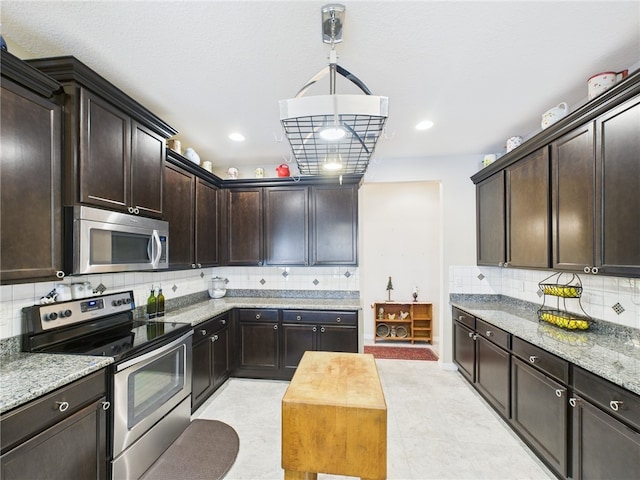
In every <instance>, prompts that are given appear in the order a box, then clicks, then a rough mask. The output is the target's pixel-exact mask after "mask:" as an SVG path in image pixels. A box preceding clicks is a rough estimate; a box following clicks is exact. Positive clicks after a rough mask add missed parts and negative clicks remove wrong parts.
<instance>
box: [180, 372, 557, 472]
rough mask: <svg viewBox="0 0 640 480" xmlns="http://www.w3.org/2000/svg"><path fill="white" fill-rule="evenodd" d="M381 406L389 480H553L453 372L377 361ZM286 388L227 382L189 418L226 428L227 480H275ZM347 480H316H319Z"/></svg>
mask: <svg viewBox="0 0 640 480" xmlns="http://www.w3.org/2000/svg"><path fill="white" fill-rule="evenodd" d="M376 364H377V366H378V372H379V375H380V379H381V382H382V386H383V390H384V394H385V399H386V402H387V435H388V436H387V439H388V440H387V473H388V479H389V480H426V479H452V480H453V479H455V480H462V479H469V480H471V479H490V480H502V479H505V480H506V479H522V480H524V479H554V478H555V477H554V476H553V474H551V473H550V472H549V470H547V469H546V468H545V467H544V465H542V463H541V462H540V461H539V460H538V459H537V458H536V457H535V456H534V455H533V453H531V451H530V450H529V449H528V448H527V447H526V446H525V445H524V444H523V443H522V442H521V441H520V440H519V439H518V438H517V436H516V435H515V434H514V433H513V432H512V431H511V429H510V428H509V427H508V426H506V425H505V424H504V423H503V421H502V420H500V418H499V417H498V415H497V414H496V413H494V412H493V410H492V409H491V408H490V407H489V406H488V405H487V404H486V403H485V402H484V400H482V399H481V397H480V396H479V395H478V394H477V393H476V392H475V390H473V388H471V386H470V385H468V384H467V383H466V382H465V381H464V380H463V379H462V377H461V376H460V374H458V373H457V372H451V371H445V370H442V369H440V368H439V367H438V366H437V364H436V362H424V361H415V360H413V361H412V360H376ZM288 385H289V383H288V382H282V381H269V380H248V379H236V378H233V379H230V380H229V381H227V382H226V383H225V384H224V385H223V386H222V387H221V388H220V389H219V390H218V391H217V392H216V393H215V394H214V395H212V397H211V398H209V399H208V400H207V401H206V402H205V403H204V405H203V406H202V407H200V408H199V409H198V410H197V411H196V412H194V415H193V417H192V418H204V419H215V420H220V421H222V422H225V423H227V424H229V425H231V426H232V427H233V428H234V429H235V430H236V432H238V436H239V437H240V451H239V452H238V458H237V459H236V462H235V464H234V465H233V467H232V468H231V470H230V471H229V473H228V474H227V476H226V477H225V479H226V480H281V479H282V478H283V477H284V475H283V470H282V468H281V466H280V434H281V400H282V396H283V395H284V393H285V391H286V389H287V386H288ZM346 478H351V477H339V476H334V475H323V474H320V475H318V480H339V479H346Z"/></svg>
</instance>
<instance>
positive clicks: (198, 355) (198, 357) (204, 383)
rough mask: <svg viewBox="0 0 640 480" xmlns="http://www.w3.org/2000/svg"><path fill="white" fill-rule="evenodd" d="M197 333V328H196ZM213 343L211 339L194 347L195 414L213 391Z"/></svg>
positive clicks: (193, 383)
mask: <svg viewBox="0 0 640 480" xmlns="http://www.w3.org/2000/svg"><path fill="white" fill-rule="evenodd" d="M196 331H197V327H196ZM212 347H213V342H211V340H210V338H209V337H208V338H206V339H205V340H203V341H201V342H199V343H196V344H194V345H193V351H192V359H193V360H192V364H193V367H192V374H191V405H192V409H191V411H192V412H193V411H194V410H195V409H197V408H198V406H200V405H201V404H202V402H203V401H204V399H205V398H206V397H208V396H209V392H210V391H211V390H212V389H213V362H212V358H213V354H212Z"/></svg>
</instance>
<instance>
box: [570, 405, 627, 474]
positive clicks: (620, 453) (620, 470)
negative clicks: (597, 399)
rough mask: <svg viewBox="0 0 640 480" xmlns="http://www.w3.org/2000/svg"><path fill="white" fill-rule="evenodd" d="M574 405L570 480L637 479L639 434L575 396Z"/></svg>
mask: <svg viewBox="0 0 640 480" xmlns="http://www.w3.org/2000/svg"><path fill="white" fill-rule="evenodd" d="M574 401H575V407H574V408H573V471H572V478H574V479H576V480H582V479H588V478H607V479H611V480H626V479H630V478H637V475H638V472H640V433H638V432H636V431H635V430H632V429H630V428H629V427H627V426H626V425H624V424H623V423H622V422H620V421H618V420H616V419H615V418H613V417H612V416H610V415H608V414H606V413H604V412H603V411H602V410H600V409H599V408H597V407H595V406H594V405H592V404H591V403H589V402H588V401H587V400H585V399H582V398H580V397H578V396H575V397H574Z"/></svg>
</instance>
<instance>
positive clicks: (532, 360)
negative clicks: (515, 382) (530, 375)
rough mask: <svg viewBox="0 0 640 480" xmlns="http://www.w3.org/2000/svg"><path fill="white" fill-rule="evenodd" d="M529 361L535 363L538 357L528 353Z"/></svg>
mask: <svg viewBox="0 0 640 480" xmlns="http://www.w3.org/2000/svg"><path fill="white" fill-rule="evenodd" d="M529 361H530V362H531V363H536V362H537V361H538V357H536V356H535V355H530V356H529Z"/></svg>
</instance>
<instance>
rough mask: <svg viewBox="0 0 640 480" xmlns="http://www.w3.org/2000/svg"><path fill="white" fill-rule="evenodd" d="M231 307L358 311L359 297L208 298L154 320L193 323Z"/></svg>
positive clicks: (170, 311)
mask: <svg viewBox="0 0 640 480" xmlns="http://www.w3.org/2000/svg"><path fill="white" fill-rule="evenodd" d="M234 308H262V309H265V308H267V309H268V308H276V309H303V310H304V309H306V310H350V311H354V310H360V308H361V307H360V300H359V299H326V298H279V297H223V298H216V299H208V300H205V301H202V302H199V303H196V304H194V305H190V306H186V307H183V308H179V309H176V310H168V311H167V313H166V315H165V316H164V317H160V318H158V319H157V320H161V321H165V322H179V323H190V324H191V325H193V326H195V325H198V324H199V323H202V322H205V321H207V320H209V319H210V318H212V317H215V316H216V315H220V314H221V313H225V312H228V311H231V310H233V309H234Z"/></svg>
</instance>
